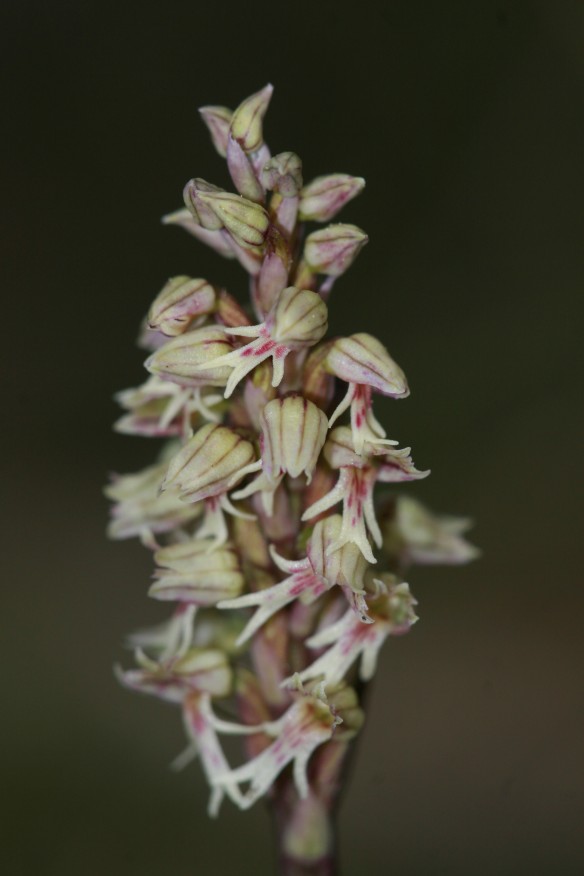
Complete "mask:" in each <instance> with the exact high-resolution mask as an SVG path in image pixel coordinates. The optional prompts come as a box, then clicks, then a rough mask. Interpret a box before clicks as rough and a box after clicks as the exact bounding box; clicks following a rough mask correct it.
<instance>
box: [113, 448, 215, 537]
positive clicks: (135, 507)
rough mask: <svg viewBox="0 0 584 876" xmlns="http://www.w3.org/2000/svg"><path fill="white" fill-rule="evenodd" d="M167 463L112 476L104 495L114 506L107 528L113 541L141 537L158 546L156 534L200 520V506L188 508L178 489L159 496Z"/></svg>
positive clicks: (189, 506)
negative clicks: (134, 472)
mask: <svg viewBox="0 0 584 876" xmlns="http://www.w3.org/2000/svg"><path fill="white" fill-rule="evenodd" d="M166 468H167V463H165V462H162V463H160V464H158V465H152V466H148V468H145V469H143V470H142V471H140V472H137V473H136V474H127V475H113V477H112V482H111V484H109V485H108V486H107V487H106V488H105V490H104V492H105V495H106V496H107V497H108V499H113V500H114V502H115V504H114V506H113V508H112V511H111V517H112V519H111V523H110V525H109V526H108V530H107V532H108V535H109V536H110V538H116V539H122V538H133V537H134V536H136V535H137V536H139V537H140V538H141V540H142V541H143V542H144V544H146V545H148V546H149V547H156V542H155V540H154V535H155V534H159V533H164V532H170V531H171V530H173V529H176V528H177V527H180V526H183V525H184V524H186V523H189V522H190V521H192V520H194V519H195V518H197V517H198V516H199V515H200V514H201V511H202V508H201V506H200V505H185V504H184V503H183V502H181V501H180V498H179V496H178V493H177V491H176V490H168V491H167V492H166V493H164V494H162V495H161V494H160V485H161V482H162V479H163V477H164V472H165V471H166Z"/></svg>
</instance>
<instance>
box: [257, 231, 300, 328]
mask: <svg viewBox="0 0 584 876" xmlns="http://www.w3.org/2000/svg"><path fill="white" fill-rule="evenodd" d="M290 262H291V258H290V250H289V248H288V246H287V244H286V241H285V240H284V238H283V237H282V235H281V234H280V232H279V231H278V229H277V228H276V227H275V226H274V225H272V226H271V227H270V230H269V232H268V235H267V237H266V248H265V251H264V258H263V261H262V266H261V268H260V272H259V274H258V276H257V282H256V286H255V289H254V293H253V294H254V303H255V305H256V308H257V309H258V311H259V312H260V313H262V314H265V313H268V312H269V310H270V309H271V307H272V305H273V304H274V301H275V300H276V298H277V297H278V295H279V294H280V292H281V291H282V289H284V288H285V287H286V286H287V285H288V271H289V270H290Z"/></svg>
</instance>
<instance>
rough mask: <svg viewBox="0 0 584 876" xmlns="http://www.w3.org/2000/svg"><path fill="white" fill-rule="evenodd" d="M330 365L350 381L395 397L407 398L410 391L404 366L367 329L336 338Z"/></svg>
mask: <svg viewBox="0 0 584 876" xmlns="http://www.w3.org/2000/svg"><path fill="white" fill-rule="evenodd" d="M326 367H327V369H328V371H330V373H331V374H334V375H335V377H340V378H341V380H346V381H347V383H358V384H363V385H365V386H371V387H373V389H376V390H377V392H380V393H382V394H383V395H388V396H391V397H392V398H405V397H406V396H408V395H409V394H410V390H409V388H408V384H407V381H406V376H405V374H404V372H403V371H402V369H401V368H400V367H399V365H398V364H397V363H396V362H394V361H393V359H392V358H391V356H390V355H389V353H388V352H387V350H386V349H385V347H384V346H383V344H382V343H381V342H380V341H378V340H377V338H375V337H373V335H369V334H366V333H365V332H359V333H358V334H356V335H351V336H350V337H348V338H339V339H338V340H336V341H335V342H334V344H333V345H332V347H331V349H330V352H329V354H328V356H327V360H326Z"/></svg>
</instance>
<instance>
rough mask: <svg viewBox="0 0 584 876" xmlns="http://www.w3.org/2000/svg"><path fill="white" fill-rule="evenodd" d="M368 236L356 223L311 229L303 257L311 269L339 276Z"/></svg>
mask: <svg viewBox="0 0 584 876" xmlns="http://www.w3.org/2000/svg"><path fill="white" fill-rule="evenodd" d="M368 240H369V238H368V237H367V235H366V234H365V232H364V231H361V229H360V228H357V226H356V225H344V224H341V223H338V224H337V225H327V227H326V228H321V229H320V230H319V231H313V233H312V234H309V235H308V237H307V238H306V243H305V244H304V258H305V259H306V261H307V263H308V264H309V265H310V267H311V268H312V270H313V271H316V272H317V273H319V274H327V275H328V276H329V277H340V276H341V274H344V273H345V271H346V270H347V269H348V268H349V267H350V266H351V265H352V264H353V262H354V261H355V259H356V258H357V256H358V254H359V252H360V250H361V247H363V246H364V245H365V244H366V243H367V241H368Z"/></svg>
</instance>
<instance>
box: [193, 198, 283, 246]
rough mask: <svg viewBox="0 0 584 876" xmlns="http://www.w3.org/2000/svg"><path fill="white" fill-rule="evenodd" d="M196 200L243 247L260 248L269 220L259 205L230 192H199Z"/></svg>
mask: <svg viewBox="0 0 584 876" xmlns="http://www.w3.org/2000/svg"><path fill="white" fill-rule="evenodd" d="M198 200H199V201H200V202H201V203H202V204H204V206H205V207H206V208H208V210H209V211H210V212H211V213H212V214H213V215H214V216H215V218H216V220H217V222H219V223H220V227H221V226H224V227H225V228H226V229H227V230H228V231H229V233H230V234H231V235H232V236H233V238H234V239H235V242H236V243H238V244H239V245H240V246H243V247H259V246H262V244H263V242H264V240H265V237H266V234H267V233H268V228H269V225H270V220H269V218H268V214H267V213H266V211H265V210H264V208H263V207H262V206H260V204H256V203H255V202H254V201H248V200H247V198H242V197H241V196H240V195H234V194H232V193H231V192H221V191H215V192H200V193H199V195H198Z"/></svg>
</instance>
